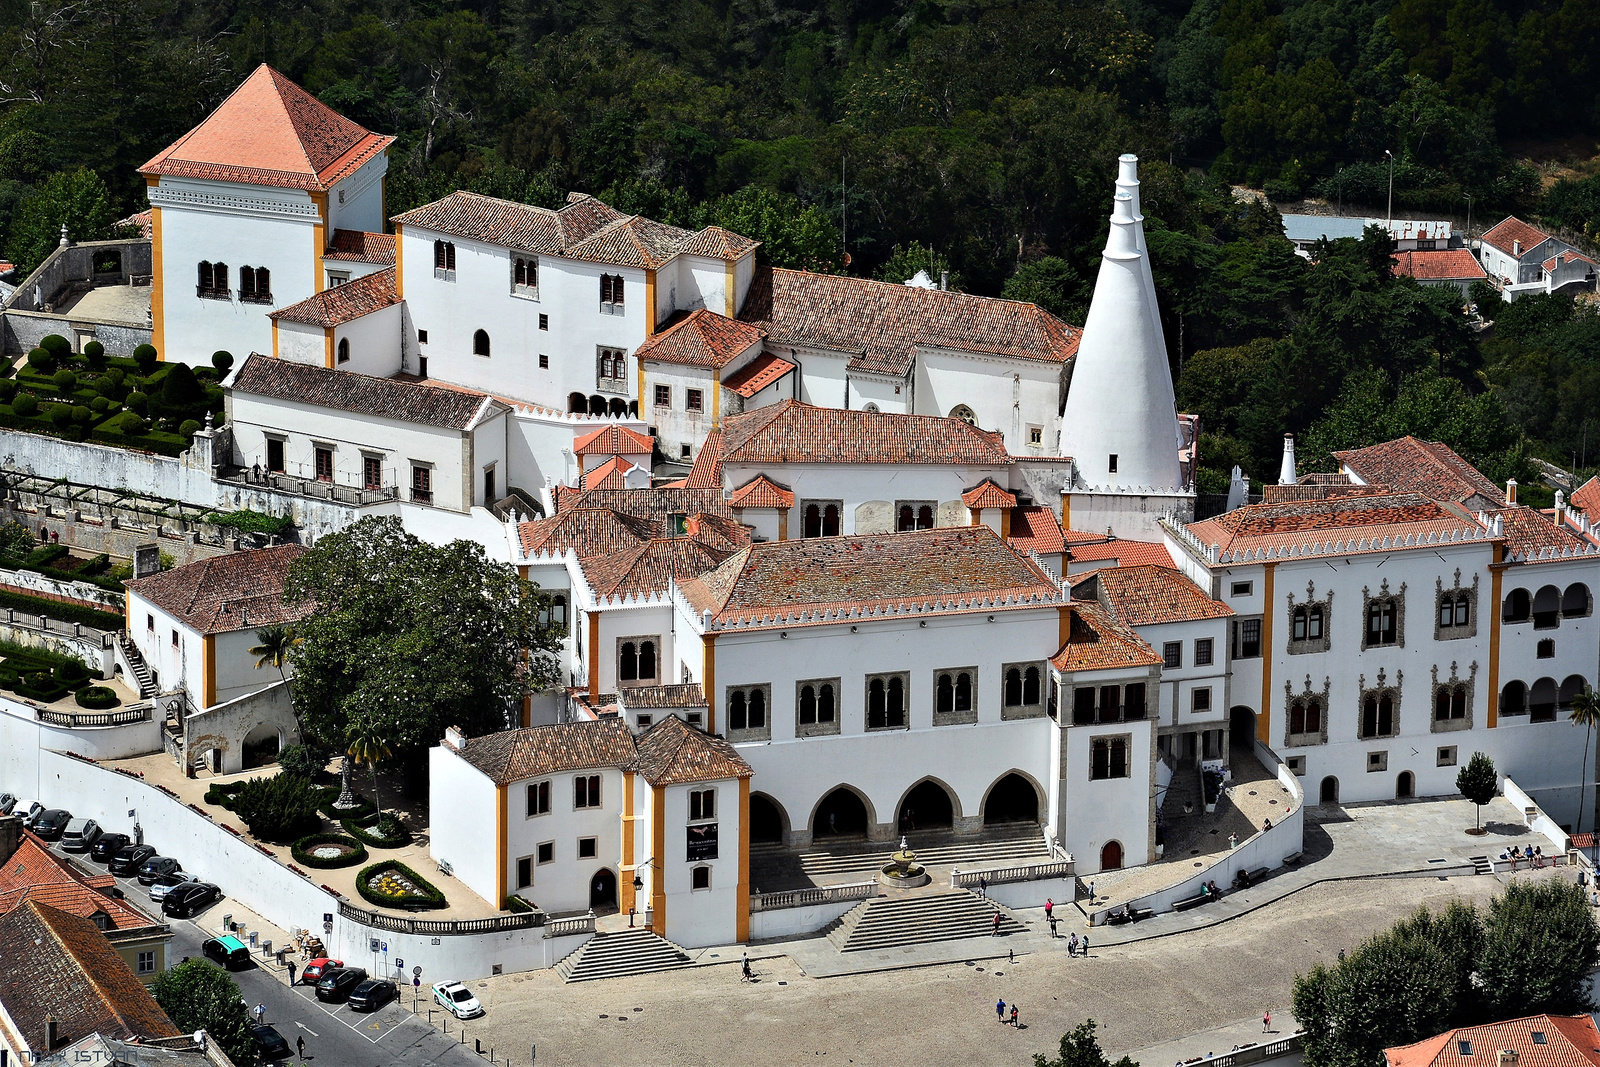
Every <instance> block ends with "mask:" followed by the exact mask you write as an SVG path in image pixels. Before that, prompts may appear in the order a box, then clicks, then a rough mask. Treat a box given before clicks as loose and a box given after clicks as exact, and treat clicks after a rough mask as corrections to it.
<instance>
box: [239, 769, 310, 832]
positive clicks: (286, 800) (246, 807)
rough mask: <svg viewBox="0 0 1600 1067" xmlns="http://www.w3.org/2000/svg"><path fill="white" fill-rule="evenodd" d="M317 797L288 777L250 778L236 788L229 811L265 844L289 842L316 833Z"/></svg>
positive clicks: (304, 785)
mask: <svg viewBox="0 0 1600 1067" xmlns="http://www.w3.org/2000/svg"><path fill="white" fill-rule="evenodd" d="M320 798H321V793H320V792H319V791H318V790H317V789H316V788H315V787H313V786H312V785H311V784H310V783H309V782H306V781H305V780H304V779H301V778H296V777H295V776H294V775H292V774H279V775H276V776H274V777H272V778H251V779H250V780H248V781H246V782H245V783H244V784H243V786H242V787H241V788H240V790H239V793H238V796H237V797H236V798H235V800H234V803H233V810H234V811H236V812H238V814H239V818H241V819H243V820H244V821H245V825H247V826H249V827H250V832H251V833H252V834H255V835H256V836H257V837H259V838H262V839H263V840H266V841H293V840H295V839H297V838H301V837H304V836H305V835H306V834H308V833H311V832H313V831H315V830H316V829H317V827H318V826H319V825H320V823H321V819H319V818H318V817H317V801H318V800H319V799H320Z"/></svg>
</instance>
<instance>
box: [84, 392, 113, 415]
mask: <svg viewBox="0 0 1600 1067" xmlns="http://www.w3.org/2000/svg"><path fill="white" fill-rule="evenodd" d="M89 410H90V411H92V412H94V413H95V414H96V415H107V414H110V412H111V401H110V400H109V399H108V398H106V397H103V396H97V397H95V398H94V399H93V400H91V401H89Z"/></svg>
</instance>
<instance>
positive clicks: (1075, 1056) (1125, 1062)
mask: <svg viewBox="0 0 1600 1067" xmlns="http://www.w3.org/2000/svg"><path fill="white" fill-rule="evenodd" d="M1095 1029H1096V1027H1095V1022H1094V1020H1093V1019H1085V1020H1084V1021H1083V1022H1081V1023H1079V1024H1078V1025H1077V1026H1076V1027H1074V1028H1073V1030H1072V1032H1071V1033H1068V1034H1062V1035H1061V1047H1060V1049H1059V1051H1058V1054H1057V1055H1056V1058H1055V1059H1049V1058H1047V1057H1046V1056H1045V1055H1044V1054H1043V1053H1040V1052H1035V1053H1034V1054H1033V1067H1139V1065H1138V1064H1137V1063H1135V1062H1134V1061H1133V1060H1132V1059H1131V1058H1129V1057H1127V1056H1123V1057H1122V1058H1121V1059H1119V1060H1117V1061H1116V1062H1115V1063H1112V1062H1111V1060H1109V1059H1107V1058H1106V1054H1105V1053H1104V1052H1103V1051H1101V1048H1100V1041H1099V1039H1098V1038H1096V1037H1095V1036H1094V1032H1095Z"/></svg>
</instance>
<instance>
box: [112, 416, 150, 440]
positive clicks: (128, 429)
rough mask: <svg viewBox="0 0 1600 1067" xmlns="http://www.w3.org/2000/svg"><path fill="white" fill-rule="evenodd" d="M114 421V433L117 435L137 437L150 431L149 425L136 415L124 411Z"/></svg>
mask: <svg viewBox="0 0 1600 1067" xmlns="http://www.w3.org/2000/svg"><path fill="white" fill-rule="evenodd" d="M114 421H115V422H116V423H117V425H116V431H117V432H118V433H122V434H126V435H128V436H129V437H138V436H139V435H140V434H142V433H144V432H145V431H146V430H148V429H150V424H149V423H147V422H145V421H144V420H143V419H141V418H140V417H139V416H138V415H136V414H134V413H133V412H131V411H124V412H123V413H122V414H121V415H119V416H118V417H117V418H116V419H115V420H114Z"/></svg>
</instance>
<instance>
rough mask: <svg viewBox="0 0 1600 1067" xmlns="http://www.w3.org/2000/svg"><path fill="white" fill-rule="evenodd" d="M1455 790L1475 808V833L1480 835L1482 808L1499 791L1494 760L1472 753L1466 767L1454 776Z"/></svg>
mask: <svg viewBox="0 0 1600 1067" xmlns="http://www.w3.org/2000/svg"><path fill="white" fill-rule="evenodd" d="M1456 788H1457V789H1459V790H1461V795H1462V796H1464V797H1466V798H1467V799H1468V800H1470V801H1472V803H1473V804H1474V805H1475V806H1476V807H1477V811H1478V824H1477V832H1479V833H1482V832H1483V806H1484V805H1485V804H1487V803H1489V801H1491V800H1493V799H1494V798H1495V795H1496V794H1497V793H1498V792H1499V791H1500V775H1499V772H1498V771H1496V770H1495V769H1494V760H1492V759H1490V758H1489V757H1488V756H1486V755H1484V754H1483V753H1482V752H1474V753H1473V754H1472V758H1471V759H1470V760H1468V761H1467V765H1466V766H1465V767H1463V768H1461V772H1460V773H1459V774H1457V775H1456Z"/></svg>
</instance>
